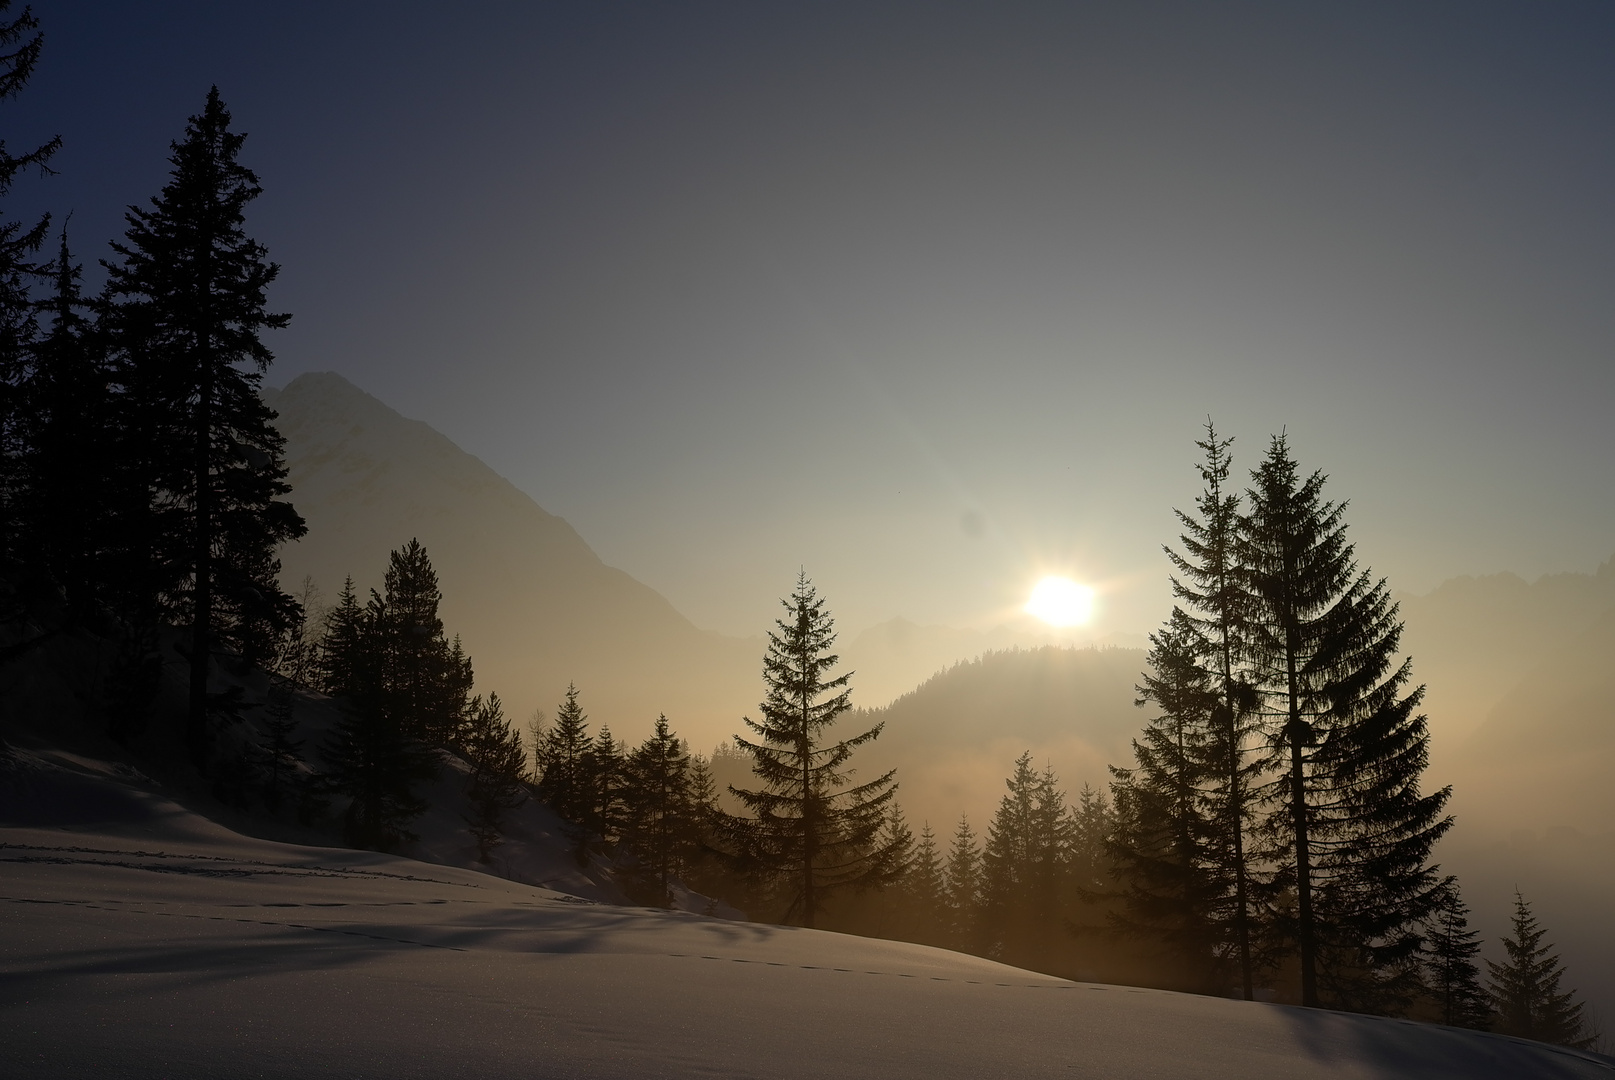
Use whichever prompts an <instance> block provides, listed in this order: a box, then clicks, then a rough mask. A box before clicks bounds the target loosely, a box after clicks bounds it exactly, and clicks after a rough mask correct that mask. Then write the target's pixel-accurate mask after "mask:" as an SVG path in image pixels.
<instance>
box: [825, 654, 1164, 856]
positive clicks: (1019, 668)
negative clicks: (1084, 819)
mask: <svg viewBox="0 0 1615 1080" xmlns="http://www.w3.org/2000/svg"><path fill="white" fill-rule="evenodd" d="M1144 657H1145V653H1144V650H1143V649H1127V648H1095V647H1088V648H1072V647H1069V646H1066V647H1062V646H1053V645H1048V646H1043V647H1041V648H1035V649H1009V650H1005V651H1001V652H989V653H986V654H984V655H982V656H980V657H977V658H976V659H974V660H969V661H962V662H960V663H957V664H955V665H953V666H952V667H950V668H948V669H947V670H945V671H940V672H938V673H937V674H935V675H933V676H932V677H931V678H930V679H928V680H926V681H925V682H924V683H923V684H922V685H920V686H919V687H917V688H916V689H914V690H912V691H910V692H909V693H907V694H904V695H903V696H902V697H899V698H898V699H897V700H896V701H893V702H892V703H890V704H889V705H886V706H884V707H882V708H877V709H859V710H856V711H855V712H854V713H853V714H852V715H851V716H848V717H845V718H843V719H842V720H841V721H840V724H841V726H842V728H843V729H844V730H845V731H846V732H853V731H861V730H863V729H864V728H866V727H869V726H870V725H872V724H876V723H883V724H885V725H886V726H885V729H884V730H883V731H882V733H881V736H880V738H879V739H877V740H876V741H875V742H874V743H872V744H870V746H869V747H868V748H866V749H865V750H863V751H862V752H861V757H860V759H859V761H858V765H859V769H860V775H874V774H876V773H878V772H881V771H884V770H885V769H888V768H896V769H898V774H897V777H898V784H899V791H898V796H897V797H898V801H899V802H900V803H901V804H902V805H903V808H904V810H905V812H906V813H907V814H908V816H909V819H910V820H911V821H912V822H913V823H914V825H915V827H916V828H917V827H918V825H919V823H920V822H921V821H929V822H930V824H931V827H932V828H933V829H935V830H937V832H939V833H945V832H947V831H949V830H951V829H952V828H953V826H954V825H955V824H956V823H957V821H958V817H959V814H960V813H967V814H969V815H970V819H971V821H972V822H973V823H974V824H975V826H976V828H977V830H978V831H979V830H980V829H982V828H984V827H985V825H986V823H987V816H988V815H989V814H990V813H991V812H992V810H993V808H994V807H996V806H997V805H998V801H999V799H1000V798H1001V797H1002V796H1003V794H1004V778H1005V777H1007V776H1008V775H1009V774H1010V772H1011V769H1012V766H1013V764H1014V761H1015V759H1016V758H1017V757H1018V756H1020V755H1021V754H1022V753H1024V752H1027V751H1030V752H1031V753H1032V755H1033V759H1034V761H1035V762H1036V763H1037V765H1038V767H1039V768H1042V767H1044V766H1048V767H1051V768H1053V769H1054V771H1055V773H1056V774H1057V775H1058V776H1059V778H1060V781H1061V785H1062V786H1063V787H1064V788H1065V790H1066V791H1067V793H1068V794H1072V795H1074V794H1075V793H1076V792H1077V791H1078V790H1080V789H1081V787H1082V786H1083V785H1084V784H1089V785H1091V786H1093V787H1095V788H1104V787H1105V786H1106V785H1107V784H1108V782H1109V779H1110V774H1109V769H1108V766H1110V765H1125V764H1128V763H1130V762H1131V760H1132V753H1131V749H1130V747H1131V744H1132V739H1133V737H1134V736H1135V735H1137V734H1138V732H1139V730H1140V729H1141V728H1142V727H1143V725H1144V721H1145V719H1146V716H1147V714H1146V712H1145V710H1143V709H1140V708H1138V707H1137V706H1135V705H1134V704H1133V702H1134V699H1135V698H1136V697H1137V696H1138V695H1137V691H1136V689H1135V687H1136V686H1137V684H1138V682H1139V679H1140V675H1141V673H1142V672H1143V671H1144V668H1145V663H1144Z"/></svg>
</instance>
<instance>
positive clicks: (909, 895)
mask: <svg viewBox="0 0 1615 1080" xmlns="http://www.w3.org/2000/svg"><path fill="white" fill-rule="evenodd" d="M902 899H903V906H904V909H905V910H904V913H903V914H904V922H905V925H906V928H907V933H906V934H905V935H904V936H906V937H907V938H908V939H909V940H911V941H918V942H922V943H924V944H927V945H944V944H946V943H947V941H948V918H947V916H948V911H947V881H946V875H945V872H944V869H943V865H942V852H941V851H940V850H939V849H938V848H937V843H936V833H934V832H932V831H931V824H930V822H924V823H922V824H921V825H920V835H919V839H918V840H917V841H915V843H914V849H913V854H912V855H911V856H910V858H909V861H908V873H907V874H905V875H904V877H903V881H902Z"/></svg>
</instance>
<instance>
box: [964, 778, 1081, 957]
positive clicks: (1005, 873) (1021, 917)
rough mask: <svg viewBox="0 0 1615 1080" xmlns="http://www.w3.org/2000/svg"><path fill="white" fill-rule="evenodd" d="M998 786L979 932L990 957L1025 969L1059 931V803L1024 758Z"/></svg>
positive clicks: (1051, 781)
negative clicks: (1001, 788) (1002, 791)
mask: <svg viewBox="0 0 1615 1080" xmlns="http://www.w3.org/2000/svg"><path fill="white" fill-rule="evenodd" d="M1004 786H1005V787H1006V788H1008V789H1009V790H1008V792H1007V793H1006V794H1005V795H1004V797H1003V799H1002V800H1000V802H999V804H998V810H997V812H996V813H994V814H993V820H992V822H991V824H989V825H988V827H987V842H986V844H985V845H984V846H983V848H982V856H981V918H980V923H979V925H980V928H981V931H982V933H983V938H982V944H983V945H984V946H985V947H986V950H987V952H988V954H989V955H991V956H994V957H996V958H998V959H1002V960H1003V961H1005V962H1006V963H1010V964H1018V965H1021V966H1027V965H1032V964H1036V963H1038V962H1039V960H1040V958H1041V957H1040V954H1042V953H1043V952H1044V951H1045V948H1046V945H1047V939H1048V935H1049V933H1050V931H1051V930H1054V929H1055V928H1057V927H1059V926H1060V925H1061V877H1062V871H1063V869H1064V863H1065V856H1066V851H1065V848H1066V836H1065V828H1064V826H1065V824H1066V821H1065V816H1066V815H1065V799H1064V797H1063V796H1062V795H1061V793H1060V790H1059V788H1058V786H1057V784H1056V781H1055V777H1054V774H1053V773H1052V772H1050V771H1048V770H1046V769H1045V770H1044V771H1043V772H1041V773H1040V772H1038V771H1037V770H1035V769H1033V768H1032V755H1031V753H1030V752H1027V753H1024V754H1022V755H1021V756H1020V757H1019V758H1017V759H1016V761H1015V771H1014V773H1013V774H1011V775H1010V777H1009V778H1008V779H1006V780H1005V781H1004Z"/></svg>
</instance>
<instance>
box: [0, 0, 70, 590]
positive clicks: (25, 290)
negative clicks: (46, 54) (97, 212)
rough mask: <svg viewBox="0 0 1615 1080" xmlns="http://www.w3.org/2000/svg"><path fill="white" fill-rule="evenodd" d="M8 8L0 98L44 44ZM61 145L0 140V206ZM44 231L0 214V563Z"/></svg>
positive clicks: (2, 27) (7, 556) (16, 519)
mask: <svg viewBox="0 0 1615 1080" xmlns="http://www.w3.org/2000/svg"><path fill="white" fill-rule="evenodd" d="M10 9H11V0H0V101H5V100H10V99H11V98H14V97H16V96H17V95H18V94H19V93H21V92H22V89H23V87H24V86H25V85H27V82H28V79H29V77H30V76H31V75H32V74H33V72H34V68H35V66H36V65H37V64H38V63H39V54H40V50H41V49H42V48H43V47H44V41H45V39H44V35H43V34H41V33H40V32H39V20H38V19H36V18H34V15H33V12H32V11H31V10H30V9H28V8H26V7H25V8H23V9H22V11H21V13H19V14H18V15H16V16H15V17H7V16H8V13H9V12H10ZM61 145H62V140H61V137H60V136H57V137H56V138H54V139H51V140H49V141H47V142H45V143H42V144H41V145H39V146H37V147H35V148H34V149H32V150H29V151H26V152H25V153H22V154H13V153H11V151H10V150H8V149H7V148H6V146H5V144H4V143H0V203H3V202H4V201H5V199H6V198H7V197H8V196H9V195H10V194H11V188H12V185H13V184H14V183H16V181H17V178H18V177H19V176H21V175H22V174H23V173H24V172H26V171H27V170H29V169H33V170H36V171H38V172H41V173H49V172H50V167H49V165H48V164H47V162H49V161H50V159H51V156H52V155H54V154H55V153H56V151H57V150H59V149H61ZM49 229H50V216H49V215H46V216H44V217H42V218H41V219H40V220H38V221H36V222H34V223H33V224H32V225H24V224H22V223H21V222H18V221H12V220H9V219H7V218H6V217H5V216H4V212H3V211H0V566H4V565H5V563H6V562H9V561H11V560H13V559H16V558H18V557H19V556H20V555H21V554H22V553H21V552H19V551H18V550H17V549H16V545H17V542H18V539H19V536H18V530H17V526H18V525H19V524H21V522H22V518H21V517H20V516H19V514H18V508H17V506H16V501H15V496H16V492H17V489H18V487H19V485H20V483H21V478H20V475H19V473H20V469H21V467H22V466H21V463H22V459H23V455H24V446H25V442H24V439H25V436H24V428H25V427H26V425H27V421H28V410H27V407H26V406H25V405H24V403H23V402H22V400H21V386H22V383H23V381H24V380H25V378H26V371H27V366H28V362H29V353H28V350H29V346H30V345H31V344H32V343H33V340H34V336H35V323H34V310H33V303H32V298H31V296H30V292H29V290H30V288H31V286H32V285H33V282H34V280H35V279H36V276H37V273H38V270H39V267H38V266H37V265H36V264H35V262H34V255H35V253H36V252H38V251H39V249H40V247H41V246H42V245H43V244H44V242H45V237H46V235H47V232H48V230H49Z"/></svg>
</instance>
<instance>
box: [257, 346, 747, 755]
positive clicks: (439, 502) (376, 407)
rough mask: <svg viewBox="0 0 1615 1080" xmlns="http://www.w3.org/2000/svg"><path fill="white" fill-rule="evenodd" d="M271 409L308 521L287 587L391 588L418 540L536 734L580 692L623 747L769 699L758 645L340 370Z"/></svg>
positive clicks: (487, 667)
mask: <svg viewBox="0 0 1615 1080" xmlns="http://www.w3.org/2000/svg"><path fill="white" fill-rule="evenodd" d="M265 398H266V400H267V401H268V402H269V404H270V406H271V407H272V408H274V409H275V410H277V411H278V412H279V413H280V419H279V420H278V421H277V423H278V426H279V427H280V430H281V432H282V433H283V434H284V435H285V436H286V444H287V447H286V448H287V461H288V464H289V466H290V470H291V476H290V479H291V484H292V500H293V502H294V503H295V504H296V506H297V509H298V510H299V511H300V512H301V513H302V514H303V516H304V517H305V518H306V519H307V520H308V525H309V534H308V536H307V537H306V538H304V539H303V540H302V541H301V542H299V543H296V544H291V545H288V546H287V547H286V549H285V550H284V551H283V552H282V556H281V558H282V562H283V572H282V576H281V580H282V582H283V584H284V585H286V586H287V587H288V588H291V589H295V588H296V587H297V583H298V582H300V581H301V580H302V579H303V577H304V576H305V575H311V576H312V577H313V578H314V579H315V580H316V581H317V582H318V584H319V586H320V588H321V590H322V591H323V592H324V596H325V600H326V602H328V603H329V602H331V601H332V600H333V599H334V598H335V596H336V593H337V590H338V589H339V588H340V587H341V584H342V580H343V578H344V577H345V576H346V575H348V574H351V575H353V578H354V580H355V581H356V582H357V583H358V585H359V587H360V589H361V590H362V591H363V590H368V589H370V588H372V587H375V588H379V587H380V585H381V577H382V573H383V571H384V570H385V568H386V563H387V554H388V552H389V551H391V550H392V549H393V548H396V547H398V546H400V545H402V544H404V543H406V542H408V540H409V539H410V538H411V537H418V538H419V539H420V541H421V543H422V544H424V545H425V546H426V549H427V551H428V552H430V554H431V557H432V563H433V565H434V566H435V567H436V568H437V572H438V577H439V580H440V582H441V584H442V588H443V596H444V599H443V609H442V611H443V617H444V622H445V623H446V625H447V626H448V628H449V632H450V633H458V634H460V635H462V636H463V638H464V641H465V647H466V649H467V651H468V652H469V653H470V654H471V657H472V660H473V662H474V664H475V666H476V673H477V684H478V688H479V689H480V690H483V691H487V690H495V691H497V692H498V693H499V694H500V696H501V697H502V698H504V700H505V702H506V704H507V706H508V711H509V712H510V713H511V714H512V715H513V716H514V717H515V718H516V719H517V720H518V721H519V722H522V723H523V724H525V721H526V718H527V716H528V715H529V714H530V713H531V712H532V710H533V709H535V708H542V709H545V710H553V708H554V706H555V704H556V702H558V701H559V700H560V698H561V695H562V694H563V692H564V691H565V689H566V686H567V683H568V682H576V683H577V685H578V687H579V689H580V690H581V691H582V694H583V703H584V707H585V708H586V709H587V710H588V712H589V713H590V715H591V716H592V717H593V718H594V719H595V721H596V722H597V723H598V722H601V721H604V722H608V723H610V724H611V725H612V727H613V728H614V729H615V730H616V732H617V733H618V734H619V735H622V734H627V735H629V736H637V735H638V734H640V733H641V731H642V729H643V730H647V731H648V729H649V727H650V725H651V723H652V721H653V720H654V718H655V716H656V714H657V713H658V712H663V711H665V712H666V713H667V714H668V716H669V718H670V719H671V720H672V721H673V723H674V725H675V727H676V728H677V729H678V730H679V731H680V732H681V733H686V734H689V735H690V736H692V737H694V738H696V739H697V742H698V745H700V744H703V743H706V742H708V741H709V740H714V739H716V738H718V737H720V736H721V735H724V734H727V733H728V732H730V731H733V730H734V726H735V721H736V718H737V717H738V716H739V715H740V714H741V713H742V712H743V711H744V710H745V709H746V708H747V707H748V706H749V705H750V704H751V703H752V702H754V701H755V700H756V698H757V683H758V676H757V670H758V657H759V656H760V653H761V650H760V647H759V646H758V645H757V644H756V643H753V642H748V641H744V640H742V639H737V638H726V637H723V636H721V635H719V634H715V633H710V632H707V631H703V630H700V629H698V628H696V627H695V626H693V625H692V624H691V623H690V622H689V621H688V620H686V619H685V618H684V617H683V616H682V615H680V614H679V613H678V612H677V611H676V610H674V608H673V606H672V605H671V604H669V603H668V602H667V601H666V600H665V599H664V598H663V597H662V596H661V595H660V594H658V593H657V592H656V591H655V590H653V589H651V588H649V587H647V586H645V585H643V584H641V583H639V582H637V581H635V580H634V579H633V578H631V577H629V576H628V575H627V574H625V573H623V572H622V571H621V570H617V569H614V568H612V567H609V566H606V565H605V564H604V563H602V562H601V561H600V559H599V558H598V557H597V556H596V555H595V554H594V552H593V551H591V550H589V547H588V545H587V544H585V543H584V541H583V539H582V538H581V537H580V536H578V534H577V532H576V531H574V530H573V528H572V527H571V526H570V525H568V524H567V523H566V522H565V521H563V520H562V519H561V518H558V517H556V516H554V515H553V514H549V513H546V512H545V511H544V510H543V509H542V508H541V507H540V506H539V505H538V504H537V503H535V502H534V501H533V500H532V499H531V498H529V497H528V496H527V495H525V494H524V493H522V492H521V491H520V490H518V489H517V488H516V487H515V486H514V485H512V484H511V483H510V482H509V481H507V480H505V479H504V478H503V477H501V476H499V475H498V474H497V473H495V472H494V471H493V470H492V469H490V468H489V467H488V466H487V465H485V464H483V463H482V462H481V461H479V460H478V459H477V458H475V457H473V456H472V455H470V454H467V453H466V452H465V451H463V450H461V449H460V448H459V447H457V446H455V445H454V443H452V442H450V441H449V440H448V439H447V438H445V437H444V436H442V435H440V434H439V433H438V432H436V431H434V430H432V429H431V428H430V427H428V426H427V425H426V424H424V423H421V422H420V421H418V420H408V419H405V418H404V417H402V416H400V415H399V414H398V413H396V412H394V411H393V410H392V409H390V408H388V407H387V406H386V405H384V404H382V403H381V402H380V401H377V400H376V399H375V398H373V397H371V396H370V395H369V394H366V393H364V392H363V391H362V390H360V389H358V388H357V387H355V386H354V385H353V384H351V383H349V382H348V381H347V380H346V379H343V378H342V377H341V376H339V375H335V374H330V373H321V374H307V375H301V376H299V377H298V378H297V379H295V380H293V381H292V382H291V383H290V384H289V385H288V386H287V387H286V388H285V389H283V390H280V391H268V392H266V394H265Z"/></svg>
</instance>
